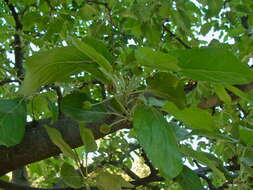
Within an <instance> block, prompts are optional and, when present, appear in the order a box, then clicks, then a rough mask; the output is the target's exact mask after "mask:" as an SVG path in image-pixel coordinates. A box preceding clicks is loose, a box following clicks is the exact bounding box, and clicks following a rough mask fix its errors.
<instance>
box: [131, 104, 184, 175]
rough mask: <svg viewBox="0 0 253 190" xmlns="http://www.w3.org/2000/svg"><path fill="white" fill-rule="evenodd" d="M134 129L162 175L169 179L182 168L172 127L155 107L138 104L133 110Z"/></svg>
mask: <svg viewBox="0 0 253 190" xmlns="http://www.w3.org/2000/svg"><path fill="white" fill-rule="evenodd" d="M133 124H134V130H135V132H136V134H137V139H138V141H139V142H140V144H141V146H142V147H143V149H144V151H145V152H146V153H147V156H148V158H149V159H150V160H151V162H152V163H153V164H154V166H155V167H157V168H158V169H159V171H160V173H161V175H162V176H164V177H165V178H167V179H171V178H173V177H175V176H177V175H178V174H179V173H180V172H181V170H182V167H183V165H182V160H181V154H180V153H179V149H178V145H177V140H176V137H175V134H174V131H173V129H172V127H171V126H170V125H169V124H168V123H167V121H166V120H165V118H164V117H163V115H162V114H161V113H160V112H158V111H157V110H156V109H154V108H151V107H148V106H145V105H139V106H137V107H136V109H135V111H134V118H133Z"/></svg>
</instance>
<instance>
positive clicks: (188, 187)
mask: <svg viewBox="0 0 253 190" xmlns="http://www.w3.org/2000/svg"><path fill="white" fill-rule="evenodd" d="M176 180H177V181H178V183H179V184H180V185H181V187H182V188H183V190H193V189H194V190H204V187H203V186H202V184H201V181H200V179H199V177H198V176H197V174H196V173H195V172H194V171H192V170H191V169H189V168H188V167H187V166H184V168H183V170H182V172H181V173H180V174H179V175H178V176H177V177H176Z"/></svg>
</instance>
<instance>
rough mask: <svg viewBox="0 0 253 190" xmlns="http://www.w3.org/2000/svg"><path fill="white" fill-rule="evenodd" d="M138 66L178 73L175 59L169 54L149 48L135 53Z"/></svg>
mask: <svg viewBox="0 0 253 190" xmlns="http://www.w3.org/2000/svg"><path fill="white" fill-rule="evenodd" d="M135 57H136V59H137V62H138V64H140V65H142V66H147V67H150V68H152V69H159V70H160V71H179V70H180V68H179V67H178V66H177V59H176V58H175V57H174V56H172V55H169V54H166V53H163V52H160V51H154V50H153V49H151V48H140V49H137V50H136V52H135Z"/></svg>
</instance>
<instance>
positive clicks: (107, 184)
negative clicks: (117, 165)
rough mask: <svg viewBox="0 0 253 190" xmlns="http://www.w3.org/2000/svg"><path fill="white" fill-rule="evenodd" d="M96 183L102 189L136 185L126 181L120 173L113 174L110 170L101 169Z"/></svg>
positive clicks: (119, 188) (109, 189) (112, 189)
mask: <svg viewBox="0 0 253 190" xmlns="http://www.w3.org/2000/svg"><path fill="white" fill-rule="evenodd" d="M96 184H97V185H98V187H99V189H101V190H121V189H122V187H124V188H133V187H134V186H133V185H132V184H131V183H129V182H127V181H125V180H124V179H123V178H122V177H121V176H119V175H113V174H110V173H108V172H103V171H99V172H98V175H97V176H96Z"/></svg>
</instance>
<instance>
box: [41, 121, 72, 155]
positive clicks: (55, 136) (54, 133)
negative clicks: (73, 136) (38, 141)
mask: <svg viewBox="0 0 253 190" xmlns="http://www.w3.org/2000/svg"><path fill="white" fill-rule="evenodd" d="M45 128H46V131H47V133H48V135H49V137H50V139H51V141H52V142H53V143H54V144H55V145H56V146H58V148H59V149H60V150H61V151H62V153H63V154H65V155H66V156H68V157H70V158H72V159H74V160H76V155H75V153H74V152H73V151H72V149H71V147H70V146H69V145H68V144H67V143H66V142H65V141H64V139H63V138H62V135H61V133H60V132H59V131H58V130H57V129H54V128H52V127H48V126H45Z"/></svg>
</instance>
